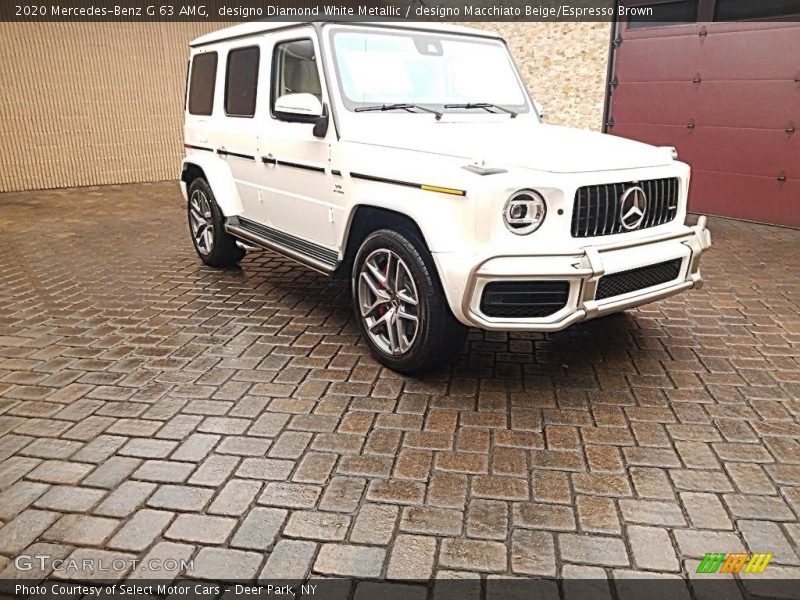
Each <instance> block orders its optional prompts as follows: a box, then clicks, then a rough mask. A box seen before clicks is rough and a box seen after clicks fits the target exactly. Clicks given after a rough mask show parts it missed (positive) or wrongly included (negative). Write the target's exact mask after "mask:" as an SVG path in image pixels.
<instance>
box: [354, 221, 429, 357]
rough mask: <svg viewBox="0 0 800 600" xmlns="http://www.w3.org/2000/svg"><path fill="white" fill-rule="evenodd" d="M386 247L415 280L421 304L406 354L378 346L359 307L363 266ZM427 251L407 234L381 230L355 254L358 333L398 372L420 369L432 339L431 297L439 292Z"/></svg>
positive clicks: (372, 235)
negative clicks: (359, 286) (425, 256)
mask: <svg viewBox="0 0 800 600" xmlns="http://www.w3.org/2000/svg"><path fill="white" fill-rule="evenodd" d="M381 248H386V249H388V250H392V251H393V252H395V253H396V254H397V255H398V256H399V257H400V258H402V259H403V261H404V262H405V263H406V266H408V269H409V271H410V272H411V276H412V277H413V278H414V285H415V286H416V288H417V302H418V303H419V304H418V306H419V309H418V317H419V325H418V330H417V336H416V338H415V340H414V343H413V344H412V346H411V349H410V350H409V351H407V352H406V353H405V354H401V355H391V354H386V353H385V352H383V350H381V349H380V348H378V347H377V346H375V344H374V343H373V342H372V340H371V339H370V337H369V334H368V333H367V330H366V326H365V324H364V319H363V317H362V316H361V309H360V306H359V298H358V279H359V276H360V273H361V266H362V265H363V263H364V261H365V260H366V258H367V257H368V256H369V255H370V254H372V252H374V251H375V250H378V249H381ZM424 251H425V250H423V249H420V248H418V247H417V245H416V244H414V242H413V241H412V240H411V239H409V238H408V237H406V236H405V235H403V234H401V233H399V232H396V231H392V230H388V229H382V230H378V231H376V232H374V233H372V234H370V235H369V236H368V237H367V238H366V239H365V240H364V242H363V243H362V244H361V247H360V248H359V250H358V253H357V254H356V258H355V260H354V261H353V272H352V274H351V277H350V285H351V295H352V298H353V311H354V314H355V318H356V321H357V322H358V327H359V330H360V331H361V334H362V335H363V336H364V339H365V340H366V342H367V344H368V345H369V347H370V349H371V350H372V352H373V353H375V354H376V355H378V356H379V357H380V358H381V360H382V362H384V364H387V365H389V366H390V367H391V368H393V369H396V370H398V371H411V370H416V369H418V368H419V366H420V363H421V361H422V360H423V359H424V355H425V345H426V344H427V343H428V341H429V340H428V338H429V336H430V326H431V306H430V297H431V294H435V293H438V291H437V290H436V288H435V287H434V286H433V285H432V283H433V282H432V281H431V277H432V275H431V273H430V271H429V270H428V266H427V265H426V264H425V261H424V260H423V259H422V252H424Z"/></svg>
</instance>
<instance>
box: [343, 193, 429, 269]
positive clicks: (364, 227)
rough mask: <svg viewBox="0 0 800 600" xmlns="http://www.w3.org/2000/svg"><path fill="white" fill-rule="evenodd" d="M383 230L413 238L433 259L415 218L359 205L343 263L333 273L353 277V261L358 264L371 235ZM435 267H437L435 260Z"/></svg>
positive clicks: (350, 222) (346, 236) (351, 220)
mask: <svg viewBox="0 0 800 600" xmlns="http://www.w3.org/2000/svg"><path fill="white" fill-rule="evenodd" d="M379 229H394V230H396V231H400V232H403V233H406V234H407V235H408V234H410V235H411V236H413V237H415V238H417V239H418V240H419V242H420V243H421V244H422V245H423V246H424V247H425V250H426V251H427V253H428V255H429V257H430V255H431V250H430V246H429V245H428V242H427V240H426V239H425V234H423V232H422V229H421V228H420V226H419V224H418V223H417V222H416V220H414V218H413V217H411V216H409V215H407V214H405V213H402V212H400V211H397V210H393V209H391V208H385V207H383V206H375V205H373V204H358V205H356V206H354V207H353V210H352V211H350V217H349V219H348V221H347V226H346V228H345V232H344V240H343V243H342V250H343V256H342V261H341V262H340V263H339V266H338V267H337V269H336V271H335V272H334V273H333V276H334V277H337V278H346V277H349V276H350V271H351V270H352V268H353V260H355V257H356V254H357V253H358V249H359V248H360V247H361V244H362V242H363V241H364V240H365V239H366V238H367V237H368V236H369V235H370V234H371V233H373V232H374V231H377V230H379ZM431 263H432V264H433V261H432V260H431ZM434 268H435V265H434Z"/></svg>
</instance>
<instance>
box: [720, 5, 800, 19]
mask: <svg viewBox="0 0 800 600" xmlns="http://www.w3.org/2000/svg"><path fill="white" fill-rule="evenodd" d="M797 15H800V0H757V1H754V0H717V8H716V11H715V14H714V20H715V21H743V20H746V19H774V18H780V17H788V16H797Z"/></svg>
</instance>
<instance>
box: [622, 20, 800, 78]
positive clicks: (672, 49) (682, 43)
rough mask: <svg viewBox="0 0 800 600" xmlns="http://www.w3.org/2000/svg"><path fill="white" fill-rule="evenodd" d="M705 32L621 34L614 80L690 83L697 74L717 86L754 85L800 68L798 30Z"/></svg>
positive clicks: (686, 28)
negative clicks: (702, 34)
mask: <svg viewBox="0 0 800 600" xmlns="http://www.w3.org/2000/svg"><path fill="white" fill-rule="evenodd" d="M701 27H702V26H701V25H699V24H693V25H689V26H681V27H670V28H669V29H671V30H672V32H673V35H667V36H665V37H652V38H644V39H641V38H633V37H626V35H627V34H626V33H625V32H623V34H622V38H623V42H622V45H621V46H620V47H619V49H618V50H617V53H616V69H615V74H616V75H617V77H618V78H619V80H620V81H691V80H692V78H693V77H694V76H695V74H696V73H698V72H699V73H700V75H701V77H702V78H703V79H715V80H726V79H752V78H753V77H754V76H755V74H757V77H758V78H759V79H793V78H794V76H795V74H797V72H798V69H799V68H800V67H799V66H798V64H797V57H798V56H800V35H798V29H797V28H796V27H777V28H774V29H763V28H759V29H754V30H752V31H737V32H729V33H719V32H717V30H716V29H715V27H714V26H713V24H706V25H705V27H706V31H707V32H708V35H707V36H706V37H704V38H703V37H700V36H699V35H698V33H699V32H700V30H701ZM665 29H666V28H665ZM642 31H646V30H642ZM654 58H657V59H658V68H654V64H653V59H654Z"/></svg>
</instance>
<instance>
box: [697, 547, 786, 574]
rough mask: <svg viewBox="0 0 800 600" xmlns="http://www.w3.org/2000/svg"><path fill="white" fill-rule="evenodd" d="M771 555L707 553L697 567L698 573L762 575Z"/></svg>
mask: <svg viewBox="0 0 800 600" xmlns="http://www.w3.org/2000/svg"><path fill="white" fill-rule="evenodd" d="M771 560H772V554H748V553H747V552H742V553H739V554H727V553H725V552H709V553H708V554H706V555H705V556H704V557H703V560H702V561H701V562H700V564H699V565H697V572H698V573H731V574H736V573H763V572H764V569H766V568H767V565H768V564H769V561H771Z"/></svg>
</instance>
